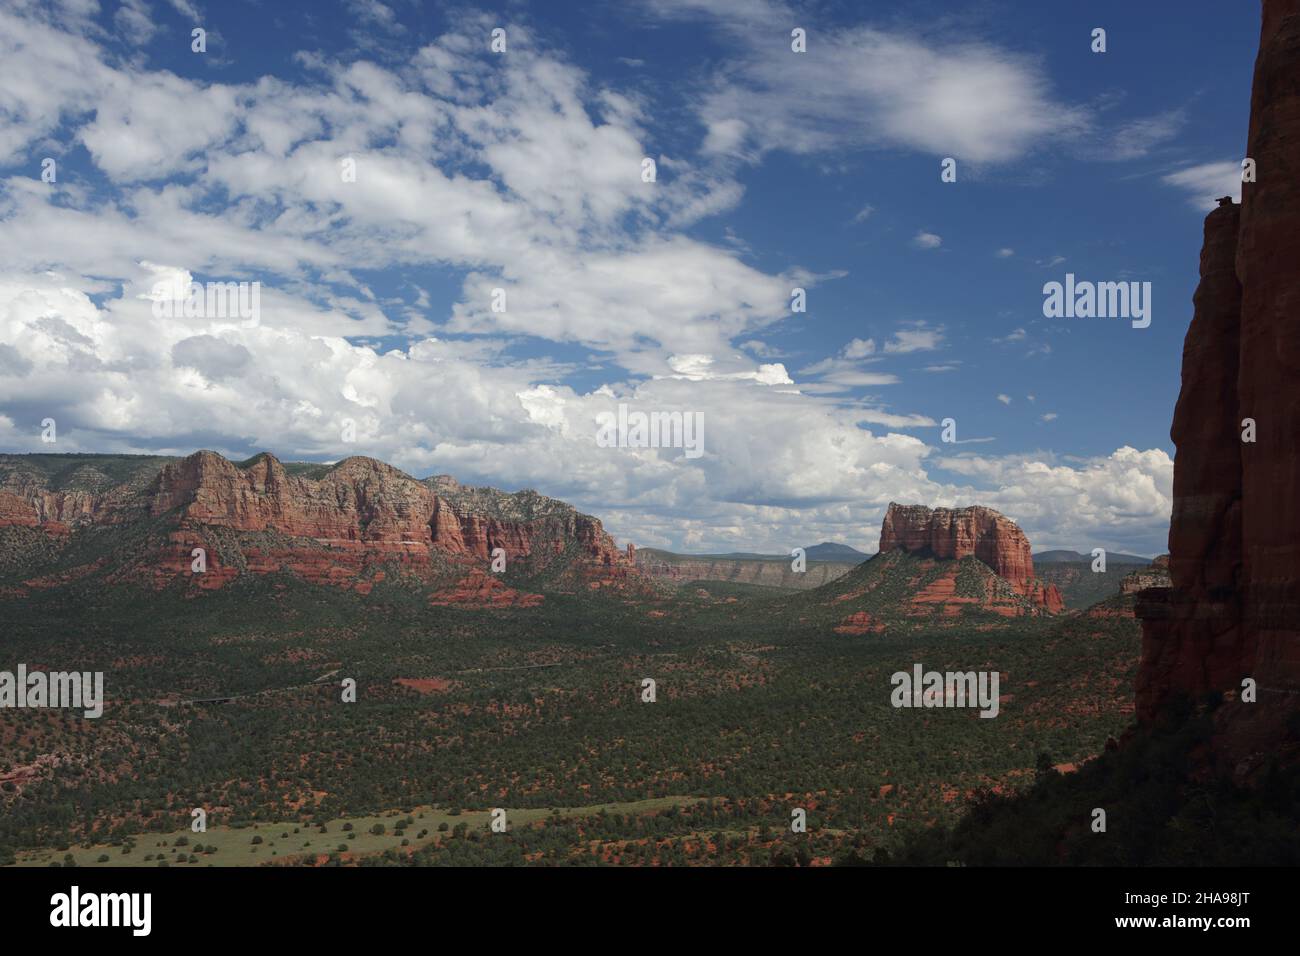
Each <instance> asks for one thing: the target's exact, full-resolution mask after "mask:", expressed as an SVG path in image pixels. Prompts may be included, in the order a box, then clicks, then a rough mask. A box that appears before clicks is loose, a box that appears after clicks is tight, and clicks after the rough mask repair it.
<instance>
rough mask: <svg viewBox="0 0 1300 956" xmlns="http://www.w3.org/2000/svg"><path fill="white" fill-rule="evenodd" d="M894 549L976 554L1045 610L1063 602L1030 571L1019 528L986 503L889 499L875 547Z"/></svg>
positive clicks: (945, 554)
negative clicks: (944, 504) (939, 504)
mask: <svg viewBox="0 0 1300 956" xmlns="http://www.w3.org/2000/svg"><path fill="white" fill-rule="evenodd" d="M895 549H897V550H901V551H908V552H911V553H914V554H929V555H933V556H934V557H936V558H953V559H961V558H965V557H972V556H973V557H976V558H978V559H979V560H981V561H983V562H984V563H985V564H986V565H988V566H989V567H990V568H992V569H993V573H994V574H997V575H998V576H999V577H1001V578H1004V579H1005V580H1007V581H1009V582H1010V583H1011V584H1012V585H1014V586H1015V588H1016V590H1018V591H1019V592H1020V593H1021V594H1023V595H1024V596H1025V597H1027V598H1029V599H1030V600H1032V601H1034V603H1036V604H1038V605H1039V606H1041V607H1043V608H1045V609H1046V610H1048V611H1051V612H1052V613H1056V612H1058V611H1060V610H1062V609H1063V608H1064V607H1065V602H1064V601H1063V600H1062V599H1061V594H1060V592H1059V591H1058V590H1057V589H1056V585H1054V584H1045V583H1044V582H1042V581H1039V580H1037V579H1036V578H1035V577H1034V558H1033V555H1032V553H1031V551H1030V548H1029V539H1028V538H1026V537H1025V533H1024V532H1023V531H1021V530H1020V527H1019V526H1018V525H1017V524H1016V523H1015V522H1014V521H1012V520H1011V519H1010V518H1007V517H1006V516H1004V515H1001V514H998V512H996V511H994V510H993V509H992V508H983V507H979V506H975V507H971V508H957V509H953V508H933V509H931V508H927V507H925V506H924V505H899V504H895V503H894V502H890V504H889V510H888V511H887V512H886V513H885V521H884V523H883V524H882V525H881V527H880V550H881V552H885V551H893V550H895Z"/></svg>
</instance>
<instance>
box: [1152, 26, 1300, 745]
mask: <svg viewBox="0 0 1300 956" xmlns="http://www.w3.org/2000/svg"><path fill="white" fill-rule="evenodd" d="M1245 155H1247V156H1249V157H1250V158H1252V159H1254V160H1255V162H1256V168H1257V181H1256V182H1253V183H1249V182H1248V183H1243V185H1242V205H1241V206H1240V207H1237V206H1233V205H1232V204H1231V203H1230V202H1227V203H1225V204H1223V205H1221V206H1220V207H1219V208H1218V209H1216V210H1214V211H1213V212H1212V213H1210V215H1209V216H1208V217H1207V218H1206V221H1205V243H1204V246H1203V249H1202V253H1201V282H1200V286H1199V287H1198V289H1197V292H1196V296H1195V298H1194V300H1193V301H1194V305H1195V313H1194V316H1193V319H1192V323H1191V326H1190V327H1189V328H1188V331H1187V338H1186V342H1185V344H1184V349H1183V385H1182V392H1181V393H1180V395H1179V399H1178V405H1177V407H1176V409H1175V412H1174V422H1173V426H1172V428H1171V430H1170V435H1171V437H1172V438H1173V440H1174V443H1175V445H1176V446H1177V454H1176V456H1175V459H1174V508H1173V516H1172V520H1171V524H1170V530H1169V552H1170V570H1171V575H1172V587H1170V588H1156V589H1152V590H1148V591H1145V592H1143V593H1142V595H1141V597H1140V600H1139V602H1138V608H1137V613H1138V616H1139V617H1140V618H1142V620H1143V652H1142V664H1141V666H1140V669H1139V674H1138V687H1137V692H1138V699H1137V704H1138V716H1139V718H1140V719H1143V720H1150V719H1151V718H1152V717H1153V716H1154V715H1155V714H1156V713H1157V712H1158V711H1159V710H1160V709H1161V707H1162V706H1163V705H1164V704H1165V703H1166V702H1167V701H1168V700H1169V699H1170V698H1171V697H1172V696H1174V695H1175V694H1180V693H1181V694H1188V695H1191V696H1192V697H1197V696H1200V695H1203V694H1205V693H1207V692H1210V691H1221V692H1224V693H1225V694H1227V695H1228V696H1229V699H1230V701H1232V698H1233V697H1234V696H1235V695H1236V694H1237V693H1239V692H1240V690H1241V687H1242V680H1243V679H1244V678H1247V677H1251V678H1253V679H1254V680H1255V681H1256V682H1257V685H1258V688H1259V691H1258V702H1257V703H1254V704H1251V703H1241V702H1236V701H1232V702H1230V704H1229V705H1228V706H1226V707H1224V708H1221V710H1220V712H1219V714H1218V715H1217V716H1216V719H1217V720H1218V721H1219V723H1220V727H1221V730H1222V731H1223V733H1222V734H1221V739H1220V745H1219V746H1220V750H1221V752H1222V753H1223V755H1224V756H1225V757H1227V758H1228V759H1231V760H1234V761H1239V765H1238V767H1237V768H1236V769H1238V770H1239V771H1240V770H1241V767H1244V766H1247V764H1249V761H1250V756H1251V755H1252V754H1259V753H1262V752H1264V751H1265V750H1268V749H1269V748H1270V747H1271V746H1272V744H1274V743H1276V742H1277V741H1278V740H1279V739H1281V738H1282V737H1283V736H1284V734H1285V731H1284V730H1283V728H1284V725H1285V720H1286V717H1287V716H1288V715H1289V714H1290V713H1293V712H1294V711H1295V710H1296V709H1297V706H1298V705H1297V701H1300V448H1298V446H1297V442H1298V441H1300V390H1298V389H1297V382H1300V267H1298V266H1297V263H1300V0H1265V3H1264V16H1263V26H1262V31H1261V37H1260V50H1259V56H1258V59H1257V60H1256V65H1255V78H1254V87H1253V92H1252V96H1251V116H1250V134H1249V143H1248V146H1247V149H1246V153H1245ZM1246 418H1250V419H1253V420H1254V421H1255V425H1256V440H1255V441H1254V442H1243V440H1242V420H1243V419H1246Z"/></svg>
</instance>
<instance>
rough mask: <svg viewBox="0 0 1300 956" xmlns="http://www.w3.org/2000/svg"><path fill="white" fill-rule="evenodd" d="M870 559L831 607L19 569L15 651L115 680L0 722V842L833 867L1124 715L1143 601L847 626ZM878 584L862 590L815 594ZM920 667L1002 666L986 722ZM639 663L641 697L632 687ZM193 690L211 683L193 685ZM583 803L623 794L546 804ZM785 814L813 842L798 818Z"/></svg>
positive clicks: (704, 597) (933, 819)
mask: <svg viewBox="0 0 1300 956" xmlns="http://www.w3.org/2000/svg"><path fill="white" fill-rule="evenodd" d="M897 560H903V559H902V558H899V559H897ZM873 565H874V566H875V568H874V570H873V567H872V566H873ZM884 567H885V565H884V564H880V563H878V561H872V562H868V563H867V564H866V565H864V566H862V567H861V568H859V569H856V570H855V571H854V572H853V574H852V575H850V577H853V578H855V580H854V581H848V582H847V583H845V582H839V581H837V582H835V583H834V584H832V585H830V586H828V587H827V588H823V589H820V591H819V592H817V593H819V594H820V600H814V599H813V598H812V597H811V595H812V594H814V592H801V593H797V594H793V595H792V594H791V592H787V591H779V590H776V591H773V590H770V589H761V588H752V587H745V586H741V585H729V584H721V583H718V582H710V583H708V584H707V585H703V586H701V587H699V588H682V589H680V590H678V591H677V592H676V593H675V594H665V596H664V597H662V598H658V599H652V600H645V601H638V602H631V601H623V600H621V599H619V598H617V597H615V596H606V595H602V594H598V593H596V594H579V595H564V594H557V593H548V594H547V597H546V600H545V602H544V603H543V604H542V605H540V606H539V607H536V608H530V609H514V610H509V611H492V610H478V611H462V610H456V609H453V608H444V607H430V606H428V604H427V600H426V598H425V595H424V594H423V593H421V592H420V591H419V590H418V589H415V588H412V587H410V586H409V585H408V584H406V583H404V582H402V581H400V580H399V579H398V576H397V575H393V576H390V577H389V578H388V579H387V580H385V581H383V582H382V583H380V584H377V585H376V587H375V588H374V590H373V591H372V592H371V593H370V594H369V595H368V596H366V597H364V598H362V597H359V596H357V595H356V594H354V593H351V592H347V591H342V590H338V589H331V588H322V587H314V586H309V585H306V584H304V583H303V582H301V581H300V580H296V579H293V578H290V577H288V576H283V575H266V576H245V577H241V578H239V579H237V580H236V581H235V582H233V583H232V584H230V585H228V586H227V587H225V588H222V589H220V590H219V591H216V592H212V593H208V594H204V595H202V596H199V597H193V596H188V595H187V592H185V591H183V590H182V589H180V588H179V587H176V588H169V589H165V590H163V591H160V592H144V591H137V590H133V589H131V588H127V587H118V588H96V587H94V586H93V585H92V584H91V583H89V582H82V583H80V584H78V583H74V584H72V585H69V586H67V587H64V588H60V589H58V590H56V591H40V590H33V591H31V592H30V593H29V594H27V595H25V596H22V597H20V598H14V599H10V600H8V601H5V602H0V618H3V619H4V620H5V621H6V622H11V623H10V625H9V626H8V628H7V633H6V636H5V651H6V656H7V658H8V659H9V660H10V661H13V662H17V661H26V662H29V663H36V662H39V663H40V664H41V665H42V666H44V667H48V668H50V669H60V668H75V669H78V670H103V671H105V673H106V681H105V682H106V691H107V695H108V698H109V699H108V704H107V707H106V710H105V714H104V716H103V717H102V718H101V719H99V720H85V719H84V718H82V717H81V716H80V715H79V714H74V713H72V712H69V711H31V710H23V711H18V710H8V711H5V712H3V714H0V735H3V736H2V737H0V739H3V740H4V742H5V748H4V753H5V760H6V761H7V762H8V764H9V769H8V770H5V769H4V768H2V767H0V777H3V778H5V779H10V780H11V781H12V780H18V781H20V782H19V783H18V784H16V785H15V786H14V787H13V789H3V788H0V804H2V806H3V811H2V812H0V854H3V855H4V856H5V857H7V856H8V855H10V854H13V853H15V852H16V853H17V854H18V855H19V856H20V857H21V858H24V859H27V858H28V857H27V856H26V854H28V853H29V852H30V851H37V852H38V853H39V854H45V855H44V856H38V857H36V858H33V859H41V860H46V861H49V860H52V861H53V862H56V863H57V862H59V860H60V859H61V858H62V856H63V854H64V853H67V852H69V851H70V850H72V851H75V852H74V854H73V855H74V857H75V861H76V862H77V864H78V865H95V864H96V862H97V861H98V859H99V857H100V856H101V855H102V854H103V853H106V852H107V853H108V855H109V856H110V858H111V861H112V862H111V863H109V864H104V865H119V864H124V863H130V864H133V865H146V864H147V865H157V864H158V862H159V861H160V860H161V862H163V863H166V864H168V865H182V866H183V865H207V864H215V865H237V864H238V865H244V864H249V863H271V862H274V863H276V864H286V863H291V862H295V861H304V860H305V861H307V862H313V861H314V862H321V859H322V858H324V859H325V860H327V861H328V860H333V861H334V862H355V861H356V860H357V859H358V858H364V859H365V860H366V861H367V862H376V863H383V862H390V863H391V862H402V863H414V864H441V863H447V862H567V863H593V862H594V863H636V864H641V863H647V864H648V863H655V862H657V863H659V864H673V863H700V862H710V863H723V864H737V863H747V864H755V863H762V864H768V863H773V864H777V863H791V864H792V865H798V864H799V863H801V862H820V863H829V862H830V861H832V860H833V859H837V858H839V857H841V856H844V855H846V854H854V853H856V854H860V855H863V856H865V857H870V856H872V855H873V854H875V853H876V851H877V850H880V851H881V852H895V851H897V850H898V849H899V848H900V847H901V840H902V839H903V836H904V834H906V833H907V832H910V831H911V830H912V829H915V828H926V827H931V826H934V825H936V824H938V825H944V824H951V823H954V822H955V821H956V819H957V816H958V814H959V813H960V812H961V811H962V809H963V806H964V800H965V798H966V796H967V795H968V794H972V793H975V792H977V791H979V790H980V789H982V788H988V787H993V786H997V787H1001V788H1005V789H1012V790H1014V789H1016V788H1019V787H1023V786H1027V785H1029V784H1030V783H1032V781H1033V776H1034V766H1035V758H1036V756H1037V755H1038V754H1040V753H1042V752H1044V751H1046V752H1050V753H1052V754H1054V755H1056V757H1057V759H1059V760H1060V761H1063V762H1064V761H1072V762H1080V761H1082V760H1084V759H1085V758H1087V757H1089V756H1091V755H1093V754H1095V753H1097V752H1098V751H1100V750H1101V748H1102V744H1103V742H1104V741H1105V739H1106V737H1107V736H1108V735H1111V734H1117V733H1119V732H1120V731H1121V729H1122V728H1123V727H1124V726H1125V725H1126V724H1127V723H1128V722H1129V718H1128V715H1127V713H1126V706H1127V704H1128V702H1129V701H1131V699H1132V679H1133V673H1134V667H1135V664H1136V658H1137V644H1138V639H1137V633H1136V627H1135V625H1134V623H1133V621H1132V620H1126V619H1119V620H1095V619H1084V618H1077V619H1069V620H1053V619H1044V618H1026V619H1017V620H1009V619H1006V618H1000V617H997V616H996V615H992V614H983V615H982V614H975V615H971V616H970V618H969V619H965V618H963V619H962V620H961V621H957V622H949V623H950V625H951V626H946V627H942V628H932V629H929V625H926V624H925V622H921V624H922V626H920V627H916V628H914V627H899V628H897V629H891V630H890V631H889V632H887V633H885V634H873V635H871V636H869V637H851V636H845V635H840V634H836V633H835V632H834V631H833V624H834V623H835V622H836V621H838V620H840V619H842V618H843V617H844V616H845V615H846V614H848V613H851V612H852V611H854V610H856V609H858V608H859V607H860V606H865V605H866V604H869V605H870V606H871V607H873V608H874V609H875V610H876V611H878V612H880V613H882V614H884V613H887V612H888V609H889V605H888V602H889V601H890V600H898V599H899V598H900V597H901V596H902V595H903V592H904V590H905V588H903V586H902V585H900V584H899V583H898V580H899V575H897V574H894V575H885V574H881V571H882V569H883V568H884ZM905 570H907V571H908V573H909V575H911V574H912V573H916V574H922V575H924V574H926V573H929V572H928V571H927V570H926V569H924V568H922V567H921V566H920V565H917V566H916V567H912V566H910V565H909V566H908V567H907V568H906V569H905ZM962 573H963V574H978V573H979V569H978V568H974V567H973V566H972V567H971V568H969V569H963V570H962ZM864 576H865V577H864ZM873 576H876V577H873ZM873 582H874V583H875V584H876V590H875V591H873V592H871V594H870V595H859V596H856V597H854V596H852V595H850V596H849V598H848V599H846V600H844V601H840V602H837V601H835V600H834V598H836V597H840V596H844V595H846V594H849V592H850V591H851V590H852V589H853V588H855V587H857V588H860V587H862V586H863V585H864V583H866V584H869V583H873ZM522 583H525V584H526V585H527V586H529V587H530V588H531V589H540V586H539V582H538V579H536V578H533V579H527V580H526V581H524V582H522ZM835 589H839V590H835ZM895 591H897V592H898V593H897V594H895ZM899 620H900V621H903V617H901V616H900V617H899ZM916 662H921V663H923V664H924V665H925V666H926V667H927V668H935V669H941V670H943V669H953V670H969V669H992V668H996V669H998V670H999V671H1000V672H1001V673H1002V675H1003V681H1002V688H1001V691H1002V694H1003V695H1005V697H1004V701H1003V704H1002V714H1001V716H1000V717H999V718H998V719H996V720H981V719H978V718H977V717H976V716H975V714H974V712H972V711H957V710H895V709H893V708H892V707H891V706H890V705H889V691H890V689H891V685H890V680H889V678H890V675H891V674H892V673H893V672H895V671H897V670H906V669H910V667H911V666H912V664H913V663H916ZM344 677H351V678H353V679H355V680H356V681H357V690H358V699H357V702H356V703H355V704H344V703H341V702H340V685H339V681H340V680H341V679H342V678H344ZM645 677H651V678H654V679H655V681H656V682H657V701H656V702H655V703H653V704H649V703H642V702H641V700H640V688H641V681H642V679H643V678H645ZM210 698H220V699H223V700H228V701H229V702H227V703H207V704H202V703H189V702H190V701H195V700H203V699H210ZM701 796H704V797H707V798H708V799H707V800H706V801H705V802H703V803H699V802H693V803H690V805H689V806H687V805H684V804H683V801H688V802H689V801H697V800H698V798H700V797H701ZM644 800H652V801H667V804H666V806H667V807H668V809H664V808H660V809H655V810H647V809H645V808H644V805H641V804H639V803H638V801H644ZM595 804H610V805H613V804H618V805H620V806H625V805H628V804H632V805H633V806H634V807H637V809H624V810H619V811H614V810H611V811H610V812H609V814H608V815H607V818H605V819H600V818H599V817H600V815H599V814H596V816H597V821H596V822H593V821H592V820H591V819H590V817H589V816H587V817H583V816H574V815H572V813H569V814H567V815H566V814H564V813H562V814H561V818H560V819H559V820H558V821H555V820H552V819H551V808H555V807H559V808H564V807H568V808H575V810H574V811H573V813H579V814H581V813H588V814H590V813H594V811H590V810H589V808H591V807H592V805H595ZM195 807H203V808H206V809H207V810H208V812H209V819H208V831H207V832H206V833H204V834H202V835H193V834H191V836H190V838H191V839H197V840H198V841H200V842H201V844H202V850H200V849H199V847H197V846H196V847H193V848H190V847H188V846H185V845H184V844H178V843H177V842H176V837H175V834H178V833H187V832H188V828H189V823H190V811H191V810H192V809H193V808H195ZM493 807H503V808H505V809H506V810H507V811H508V814H509V817H510V820H511V829H510V830H509V831H508V832H507V833H505V834H495V833H491V832H489V831H486V830H483V828H482V826H481V821H482V820H483V819H485V816H484V815H485V814H486V813H487V812H488V811H489V810H490V809H491V808H493ZM795 807H803V808H805V809H807V810H808V818H809V819H808V824H809V826H808V829H809V832H808V834H802V835H795V834H791V833H790V832H789V820H790V812H791V810H792V809H793V808H795ZM417 808H428V809H425V810H423V811H421V810H418V809H417ZM434 808H437V809H434ZM584 808H588V809H584ZM394 813H396V814H397V816H396V817H395V816H393V814H394ZM421 813H423V814H424V816H423V818H421V816H420V814H421ZM530 814H537V815H539V816H538V817H536V818H535V819H532V820H531V821H530V820H529V817H528V815H530ZM411 815H414V816H415V822H414V823H410V824H407V825H404V826H401V827H399V826H397V822H398V821H399V820H402V819H405V818H406V817H407V816H411ZM344 820H346V821H347V822H348V823H350V824H352V825H353V829H351V830H346V831H344V830H343V828H342V827H343V825H342V823H340V822H339V821H344ZM322 824H323V825H324V826H323V828H322ZM376 824H382V825H383V826H384V831H383V832H382V833H374V832H372V829H373V828H374V827H375V825H376ZM444 826H445V827H446V828H445V829H444ZM295 827H297V828H300V829H301V832H300V833H298V834H296V835H293V836H292V837H291V838H288V839H286V838H284V837H283V833H284V832H286V831H291V830H292V829H293V828H295ZM420 831H424V835H423V836H417V834H418V833H419V832H420ZM227 833H231V834H234V837H235V839H234V841H233V842H227V839H226V836H225V834H227ZM339 834H343V837H344V839H346V845H347V847H348V849H347V851H346V852H345V854H344V855H343V856H342V857H339V856H338V854H339V853H340V852H341V851H339V850H338V849H337V848H338V846H339V845H340V837H339V836H338V835H339ZM476 834H477V836H476ZM254 837H260V838H262V839H263V840H264V843H262V844H256V843H253V842H251V841H253V839H254ZM719 837H720V838H719ZM160 840H161V841H163V842H166V843H168V844H170V845H169V846H168V847H166V848H165V849H163V848H160V847H158V846H156V844H157V843H158V842H159V841H160ZM403 840H406V841H409V842H407V843H406V844H405V845H403V843H402V841H403ZM309 841H310V842H311V844H312V845H311V846H305V844H307V843H308V842H309ZM131 844H135V845H136V847H137V849H136V850H135V852H134V853H129V854H128V853H125V852H118V851H116V850H110V849H105V848H106V847H113V846H129V845H131ZM87 845H89V847H90V849H87ZM182 846H185V850H184V852H182V851H181V850H180V849H179V847H182ZM273 853H274V857H273V856H272V854H273ZM539 854H540V855H539ZM146 857H152V859H146ZM191 857H192V858H193V860H194V862H190V860H191ZM0 858H2V857H0Z"/></svg>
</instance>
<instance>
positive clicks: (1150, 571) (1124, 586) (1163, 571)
mask: <svg viewBox="0 0 1300 956" xmlns="http://www.w3.org/2000/svg"><path fill="white" fill-rule="evenodd" d="M1169 585H1170V577H1169V555H1167V554H1162V555H1160V557H1158V558H1156V559H1155V560H1154V561H1152V562H1151V564H1150V566H1149V567H1145V568H1138V569H1137V570H1135V571H1130V572H1129V573H1128V574H1126V575H1124V578H1123V580H1121V581H1120V582H1119V593H1120V594H1121V595H1130V594H1138V593H1139V592H1141V591H1145V590H1146V589H1147V588H1167V587H1169Z"/></svg>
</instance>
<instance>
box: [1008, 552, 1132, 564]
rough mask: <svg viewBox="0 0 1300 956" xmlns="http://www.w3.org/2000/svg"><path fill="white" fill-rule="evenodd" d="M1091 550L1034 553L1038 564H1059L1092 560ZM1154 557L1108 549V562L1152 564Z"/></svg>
mask: <svg viewBox="0 0 1300 956" xmlns="http://www.w3.org/2000/svg"><path fill="white" fill-rule="evenodd" d="M1092 559H1093V558H1092V554H1091V552H1090V553H1088V554H1082V553H1080V552H1078V551H1069V550H1066V549H1057V550H1055V551H1039V552H1037V553H1036V554H1035V555H1034V561H1035V562H1036V563H1038V564H1059V563H1062V562H1075V561H1087V562H1089V563H1091V562H1092ZM1152 560H1153V559H1152V558H1143V557H1140V556H1139V555H1136V554H1123V553H1122V552H1119V551H1107V552H1106V563H1107V564H1150V563H1151V561H1152Z"/></svg>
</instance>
